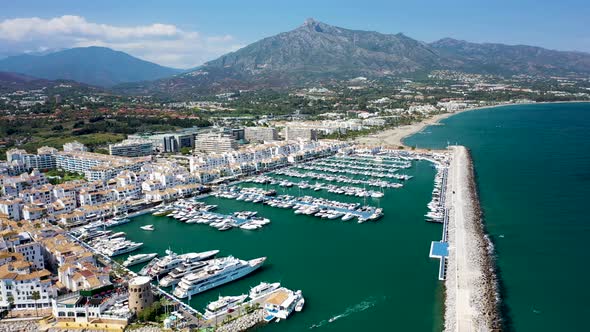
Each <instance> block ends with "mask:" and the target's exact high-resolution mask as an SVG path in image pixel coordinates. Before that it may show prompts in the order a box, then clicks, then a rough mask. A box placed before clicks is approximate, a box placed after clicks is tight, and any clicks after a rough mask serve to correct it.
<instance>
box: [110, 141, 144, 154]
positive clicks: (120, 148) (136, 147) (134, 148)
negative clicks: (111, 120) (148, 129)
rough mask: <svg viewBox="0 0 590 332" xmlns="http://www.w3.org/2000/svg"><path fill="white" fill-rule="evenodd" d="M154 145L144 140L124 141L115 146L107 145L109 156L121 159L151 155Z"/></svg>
mask: <svg viewBox="0 0 590 332" xmlns="http://www.w3.org/2000/svg"><path fill="white" fill-rule="evenodd" d="M153 149H154V144H153V143H152V142H151V141H149V140H146V139H126V140H124V141H122V142H120V143H117V144H109V154H110V155H113V156H123V157H143V156H149V155H151V154H152V151H153Z"/></svg>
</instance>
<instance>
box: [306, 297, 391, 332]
mask: <svg viewBox="0 0 590 332" xmlns="http://www.w3.org/2000/svg"><path fill="white" fill-rule="evenodd" d="M383 300H385V296H382V297H375V296H371V297H369V298H367V299H366V300H364V301H361V302H360V303H357V304H355V305H353V306H350V307H348V308H346V309H345V310H344V312H342V313H340V314H338V315H335V316H332V317H330V318H329V319H324V320H322V321H320V322H319V323H316V324H313V325H311V326H310V327H309V329H310V330H311V329H315V328H319V327H322V326H324V325H326V324H330V323H332V322H334V321H336V320H338V319H341V318H345V317H347V316H350V315H352V314H355V313H358V312H362V311H365V310H367V309H370V308H372V307H374V306H376V305H377V304H378V303H379V302H380V301H383Z"/></svg>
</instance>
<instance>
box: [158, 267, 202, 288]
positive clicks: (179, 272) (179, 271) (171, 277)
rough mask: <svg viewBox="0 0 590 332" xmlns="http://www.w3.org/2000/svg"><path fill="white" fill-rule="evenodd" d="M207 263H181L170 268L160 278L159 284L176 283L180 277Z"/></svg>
mask: <svg viewBox="0 0 590 332" xmlns="http://www.w3.org/2000/svg"><path fill="white" fill-rule="evenodd" d="M207 265H209V263H208V261H203V262H194V263H186V262H185V263H182V264H181V265H180V266H179V267H177V268H175V269H174V270H172V271H171V272H170V273H169V274H168V275H167V276H165V277H164V278H162V279H160V281H159V284H160V286H162V287H170V286H174V285H176V284H178V283H179V282H180V279H182V277H184V276H185V275H187V274H189V273H195V272H198V271H200V270H202V269H203V268H205V266H207Z"/></svg>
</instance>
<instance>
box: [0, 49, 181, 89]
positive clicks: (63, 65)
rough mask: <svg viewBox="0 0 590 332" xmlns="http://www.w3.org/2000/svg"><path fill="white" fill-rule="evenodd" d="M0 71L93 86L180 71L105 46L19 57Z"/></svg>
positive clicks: (9, 60)
mask: <svg viewBox="0 0 590 332" xmlns="http://www.w3.org/2000/svg"><path fill="white" fill-rule="evenodd" d="M0 71H4V72H13V73H20V74H24V75H29V76H34V77H37V78H42V79H48V80H58V79H63V80H74V81H78V82H81V83H86V84H91V85H97V86H106V87H108V86H113V85H116V84H120V83H125V82H137V81H146V80H155V79H159V78H164V77H170V76H172V75H175V74H178V73H180V72H181V70H179V69H173V68H168V67H163V66H160V65H157V64H155V63H152V62H148V61H144V60H141V59H138V58H135V57H133V56H131V55H129V54H127V53H124V52H119V51H114V50H111V49H109V48H106V47H96V46H92V47H78V48H72V49H67V50H62V51H58V52H54V53H50V54H45V55H30V54H22V55H15V56H10V57H7V58H4V59H1V60H0Z"/></svg>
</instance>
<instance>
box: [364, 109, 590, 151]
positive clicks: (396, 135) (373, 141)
mask: <svg viewBox="0 0 590 332" xmlns="http://www.w3.org/2000/svg"><path fill="white" fill-rule="evenodd" d="M566 103H590V100H570V101H545V102H537V103H506V104H498V105H488V106H480V107H471V108H466V109H463V110H460V111H456V112H452V113H442V114H436V115H434V116H432V117H430V118H428V119H424V120H422V121H420V122H417V123H413V124H410V125H406V126H400V127H395V128H391V129H387V130H384V131H382V132H380V133H378V134H371V135H367V136H362V137H359V138H357V139H355V143H359V144H365V145H386V146H392V147H399V146H403V147H408V146H407V145H405V144H404V140H405V139H406V138H408V137H409V136H412V135H414V134H416V133H419V132H421V131H422V130H424V129H425V128H426V127H428V126H432V125H438V124H440V121H442V120H444V119H447V118H450V117H451V116H454V115H457V114H461V113H464V112H469V111H476V110H481V109H489V108H498V107H505V106H516V105H539V104H566Z"/></svg>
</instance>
